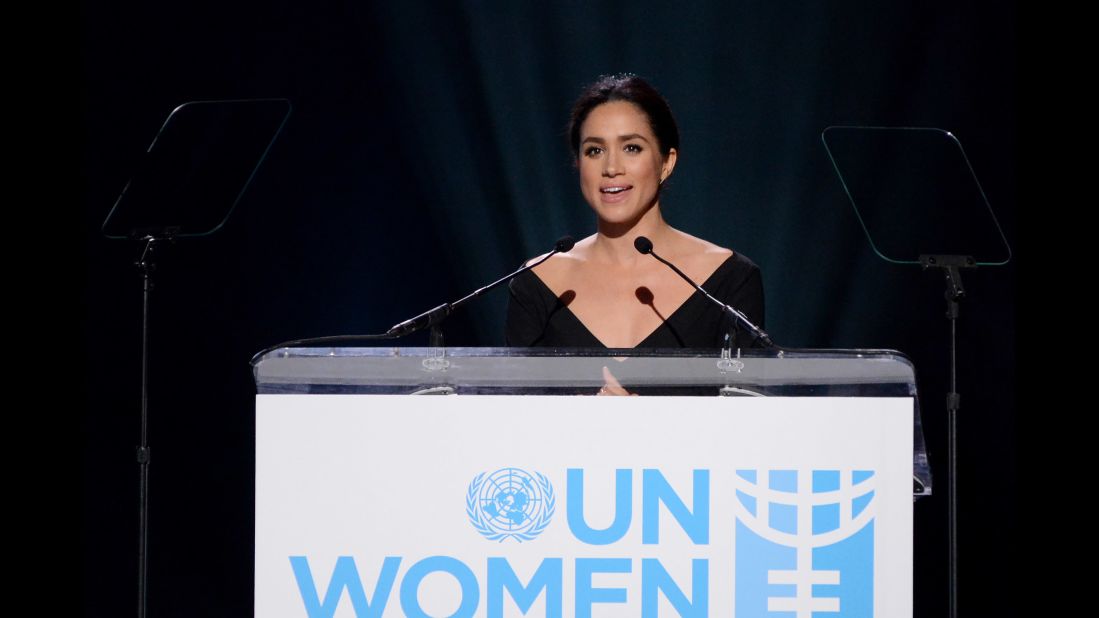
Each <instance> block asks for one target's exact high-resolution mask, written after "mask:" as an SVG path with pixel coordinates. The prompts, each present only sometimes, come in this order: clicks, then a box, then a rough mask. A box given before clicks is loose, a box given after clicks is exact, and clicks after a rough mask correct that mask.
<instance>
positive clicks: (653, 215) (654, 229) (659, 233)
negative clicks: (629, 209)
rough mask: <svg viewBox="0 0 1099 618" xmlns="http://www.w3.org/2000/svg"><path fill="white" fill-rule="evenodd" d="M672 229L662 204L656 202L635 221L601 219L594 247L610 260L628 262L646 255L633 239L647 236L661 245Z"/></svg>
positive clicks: (655, 243)
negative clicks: (613, 221)
mask: <svg viewBox="0 0 1099 618" xmlns="http://www.w3.org/2000/svg"><path fill="white" fill-rule="evenodd" d="M670 230H671V228H670V227H669V226H668V224H667V223H665V222H664V217H663V216H661V214H660V204H659V203H656V204H653V206H652V207H651V208H649V209H648V210H646V211H645V213H644V214H643V215H641V216H640V217H639V218H638V219H636V220H635V221H630V222H623V223H609V222H607V221H599V226H598V231H597V232H596V235H595V245H594V249H595V251H596V253H598V254H599V255H601V256H603V258H604V259H606V260H608V261H611V262H616V263H619V264H628V263H632V262H634V261H636V260H637V259H638V258H641V257H644V256H642V255H641V254H640V253H638V252H637V249H636V248H634V246H633V241H634V240H635V239H637V237H638V236H645V237H647V238H648V239H649V240H651V241H653V244H654V245H656V246H657V247H659V246H661V245H662V242H661V241H662V240H664V239H665V238H666V237H667V235H668V232H669V231H670Z"/></svg>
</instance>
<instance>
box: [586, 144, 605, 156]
mask: <svg viewBox="0 0 1099 618" xmlns="http://www.w3.org/2000/svg"><path fill="white" fill-rule="evenodd" d="M602 152H603V149H602V148H600V147H599V146H588V147H587V148H585V149H584V156H585V157H595V156H598V155H599V154H600V153H602Z"/></svg>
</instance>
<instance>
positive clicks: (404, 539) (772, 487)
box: [256, 395, 913, 618]
mask: <svg viewBox="0 0 1099 618" xmlns="http://www.w3.org/2000/svg"><path fill="white" fill-rule="evenodd" d="M256 407H257V419H256V615H257V616H262V617H265V618H266V617H291V616H293V617H310V618H313V617H322V616H323V617H342V616H349V617H350V616H360V617H363V616H380V617H389V616H414V617H424V616H431V617H443V616H447V617H455V618H463V617H471V616H476V617H487V618H496V617H501V616H539V617H541V616H548V617H553V616H570V617H576V618H582V617H589V616H590V617H594V618H603V617H611V616H628V617H634V618H636V617H638V616H641V617H645V618H648V617H650V616H651V617H656V616H698V617H707V616H735V617H737V618H755V617H765V616H770V617H790V618H810V617H811V616H839V617H845V618H846V617H862V616H879V617H894V616H896V617H907V616H911V614H912V494H911V491H912V410H913V405H912V400H911V399H909V398H836V397H828V398H804V397H802V398H779V397H770V398H753V397H738V398H705V397H575V396H574V397H551V396H497V395H493V396H472V395H460V396H442V397H415V396H394V395H260V396H259V397H257V406H256ZM814 612H816V613H814Z"/></svg>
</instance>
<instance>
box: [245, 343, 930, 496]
mask: <svg viewBox="0 0 1099 618" xmlns="http://www.w3.org/2000/svg"><path fill="white" fill-rule="evenodd" d="M604 366H606V367H609V368H610V370H611V373H612V374H613V375H614V376H615V377H616V378H617V379H618V381H619V382H620V383H621V384H622V385H623V386H624V387H625V388H626V389H627V390H630V391H631V392H636V393H638V394H639V395H644V394H646V393H648V394H662V395H687V396H698V397H719V396H762V397H768V396H777V397H911V398H912V399H913V404H914V410H913V415H912V416H913V419H914V421H915V426H914V427H913V436H914V438H915V441H914V443H913V445H912V447H913V449H912V450H913V461H912V475H913V481H914V487H913V495H914V496H916V497H919V496H924V495H930V494H931V468H930V466H929V465H928V460H927V448H926V446H925V442H924V439H923V429H922V427H921V424H920V407H919V399H918V397H917V395H916V375H915V369H914V368H913V366H912V363H911V362H910V361H909V360H908V358H907V357H905V356H904V355H903V354H901V353H900V352H897V351H894V350H812V351H799V352H767V351H762V350H744V351H738V352H736V353H730V352H729V351H725V352H720V351H716V350H682V349H678V350H636V349H621V350H608V349H581V348H568V349H565V348H397V347H354V348H283V349H279V350H275V351H272V352H270V353H268V354H266V355H264V356H262V357H260V358H257V359H255V361H254V362H253V373H254V377H255V380H256V389H257V392H258V393H260V394H287V393H303V394H304V393H327V394H387V395H426V394H459V395H460V394H476V395H594V394H595V393H596V392H597V391H598V390H599V388H600V387H602V386H603V374H602V368H603V367H604Z"/></svg>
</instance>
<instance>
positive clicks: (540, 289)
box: [506, 253, 764, 348]
mask: <svg viewBox="0 0 1099 618" xmlns="http://www.w3.org/2000/svg"><path fill="white" fill-rule="evenodd" d="M701 285H702V288H703V289H705V290H706V291H707V292H709V293H710V294H712V295H713V296H714V297H715V298H717V299H718V300H720V301H721V302H724V303H726V304H729V305H731V306H732V307H734V308H735V309H737V310H739V311H740V312H742V313H743V314H744V315H745V316H747V317H748V319H749V320H752V322H753V323H755V324H756V325H757V326H759V327H760V328H764V325H763V277H762V275H761V274H760V271H759V267H758V266H756V265H755V264H754V263H753V262H752V261H751V260H749V259H748V258H746V257H744V256H743V255H740V254H739V253H734V254H733V255H731V256H729V258H728V259H727V260H725V261H724V262H722V264H721V266H718V268H717V270H715V271H714V272H713V274H712V275H710V277H709V278H708V279H706V281H705V282H704V283H702V284H701ZM509 290H510V292H511V296H510V298H509V301H508V310H507V325H506V338H507V344H508V345H509V346H517V347H539V346H547V347H576V348H603V347H606V346H605V345H604V344H603V342H601V341H600V340H599V339H598V338H596V336H595V335H593V334H592V333H591V331H589V330H588V329H587V327H586V326H584V323H583V322H581V321H580V320H579V319H578V318H577V317H576V316H575V315H573V313H572V311H570V310H569V308H568V307H567V306H566V305H565V304H564V303H563V302H561V300H560V299H559V298H557V295H555V294H554V293H553V290H550V289H549V287H548V286H546V284H545V283H544V282H543V281H542V280H541V279H540V278H538V275H535V274H534V273H533V272H531V271H527V272H525V273H523V274H522V275H520V276H518V277H516V278H515V279H513V280H512V281H511V283H510V285H509ZM727 334H728V335H730V336H731V337H732V338H733V339H732V345H733V347H742V348H748V347H755V346H756V345H758V344H757V342H755V341H753V340H752V336H751V333H750V332H748V331H747V329H745V328H744V327H743V326H739V327H737V326H735V325H734V324H733V320H731V319H730V318H729V317H728V315H726V314H725V312H724V311H722V310H721V308H720V307H718V306H717V305H716V304H714V303H713V302H711V301H710V300H708V299H707V298H706V297H705V296H703V295H702V294H701V293H699V292H697V291H696V292H695V293H694V294H692V295H691V296H690V297H689V298H688V299H687V300H686V301H685V302H684V303H683V304H682V305H680V306H679V308H678V309H676V310H675V311H674V312H673V313H672V314H671V315H669V316H668V317H667V319H665V320H664V322H663V323H662V324H661V325H660V326H658V327H657V328H656V330H654V331H653V332H652V333H651V334H650V335H649V336H648V337H646V338H645V339H644V340H643V341H642V342H641V343H639V344H637V347H639V348H719V347H724V341H725V337H726V335H727Z"/></svg>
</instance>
